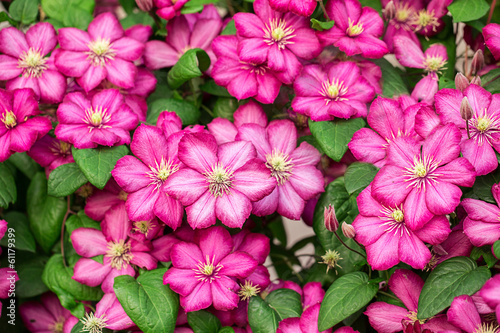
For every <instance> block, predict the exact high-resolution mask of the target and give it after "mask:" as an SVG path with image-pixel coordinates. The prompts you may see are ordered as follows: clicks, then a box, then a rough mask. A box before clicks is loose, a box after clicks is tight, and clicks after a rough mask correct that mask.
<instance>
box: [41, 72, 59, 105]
mask: <svg viewBox="0 0 500 333" xmlns="http://www.w3.org/2000/svg"><path fill="white" fill-rule="evenodd" d="M38 85H39V86H40V98H41V99H42V101H44V102H47V103H59V102H61V101H62V100H63V97H64V93H65V92H66V78H65V77H64V76H62V75H61V74H60V73H59V72H58V71H52V70H46V71H44V72H43V75H42V76H41V77H40V78H38Z"/></svg>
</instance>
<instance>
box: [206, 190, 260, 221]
mask: <svg viewBox="0 0 500 333" xmlns="http://www.w3.org/2000/svg"><path fill="white" fill-rule="evenodd" d="M251 212H252V203H251V202H250V200H249V199H248V198H247V197H246V196H245V195H244V194H242V193H241V192H239V191H237V190H236V189H232V190H231V194H230V195H223V196H221V197H219V198H217V202H216V204H215V214H216V216H217V218H218V219H219V220H221V222H222V223H223V224H224V225H226V226H228V227H230V228H241V227H242V226H243V223H245V221H246V219H247V218H249V217H250V213H251Z"/></svg>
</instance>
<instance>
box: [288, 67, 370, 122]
mask: <svg viewBox="0 0 500 333" xmlns="http://www.w3.org/2000/svg"><path fill="white" fill-rule="evenodd" d="M293 88H294V90H295V93H296V96H295V98H294V99H293V101H292V108H293V110H294V111H295V112H297V113H300V114H304V115H306V116H309V117H310V118H311V119H312V120H314V121H324V120H332V119H334V118H345V119H347V118H350V117H366V115H367V113H368V110H367V107H366V103H368V102H370V101H371V100H372V99H373V98H374V97H375V91H374V90H373V88H372V86H371V85H370V84H369V83H368V81H367V80H366V79H365V78H364V77H362V76H361V75H360V70H359V68H358V66H356V63H354V62H350V61H344V62H340V63H337V64H334V65H330V66H327V67H326V68H325V69H322V67H320V66H319V65H309V66H306V67H304V69H303V70H302V73H301V74H300V76H299V77H298V78H297V79H296V80H295V82H294V84H293Z"/></svg>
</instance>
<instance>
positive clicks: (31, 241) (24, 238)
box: [0, 212, 36, 253]
mask: <svg viewBox="0 0 500 333" xmlns="http://www.w3.org/2000/svg"><path fill="white" fill-rule="evenodd" d="M4 219H5V221H7V226H8V229H7V231H8V233H6V234H5V236H4V237H3V238H2V240H0V245H2V246H8V244H9V242H8V239H9V238H14V239H15V243H14V244H15V246H14V248H15V249H16V250H24V251H29V252H33V253H35V252H36V243H35V238H34V237H33V234H32V233H31V230H30V226H29V222H28V217H27V216H26V215H24V214H23V213H20V212H8V213H6V214H5V215H4ZM11 228H13V229H14V230H15V231H14V232H10V231H9V230H10V229H11ZM11 233H12V234H13V235H14V237H8V235H9V234H11ZM11 243H12V241H11Z"/></svg>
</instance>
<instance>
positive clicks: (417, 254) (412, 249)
mask: <svg viewBox="0 0 500 333" xmlns="http://www.w3.org/2000/svg"><path fill="white" fill-rule="evenodd" d="M357 201H358V206H359V212H360V213H359V215H358V216H357V217H356V219H355V220H354V222H353V223H352V226H353V227H354V229H355V230H356V240H357V241H358V242H360V243H361V244H363V245H364V246H365V247H366V254H367V256H368V263H369V264H370V266H371V267H372V268H373V269H376V270H386V269H389V268H391V267H393V266H394V265H397V264H398V263H399V262H400V261H402V262H404V263H406V264H408V265H410V266H411V267H413V268H415V269H423V268H424V267H425V266H426V265H427V263H428V262H429V261H430V259H431V257H432V256H431V251H430V250H429V249H428V248H427V246H426V245H425V244H424V242H427V243H429V244H434V245H437V244H439V243H441V242H443V241H444V240H445V239H446V238H447V237H448V234H449V233H450V232H451V230H450V223H449V222H448V220H447V219H446V217H445V216H434V217H431V219H430V221H428V222H426V223H425V225H423V226H422V227H420V228H419V227H417V228H411V227H410V225H408V221H407V220H408V214H407V212H406V211H405V210H404V208H402V207H398V206H386V205H382V204H381V203H380V202H378V201H377V200H375V199H374V198H373V197H372V186H368V187H367V188H366V189H364V190H363V191H362V192H361V193H360V195H359V196H358V199H357Z"/></svg>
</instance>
